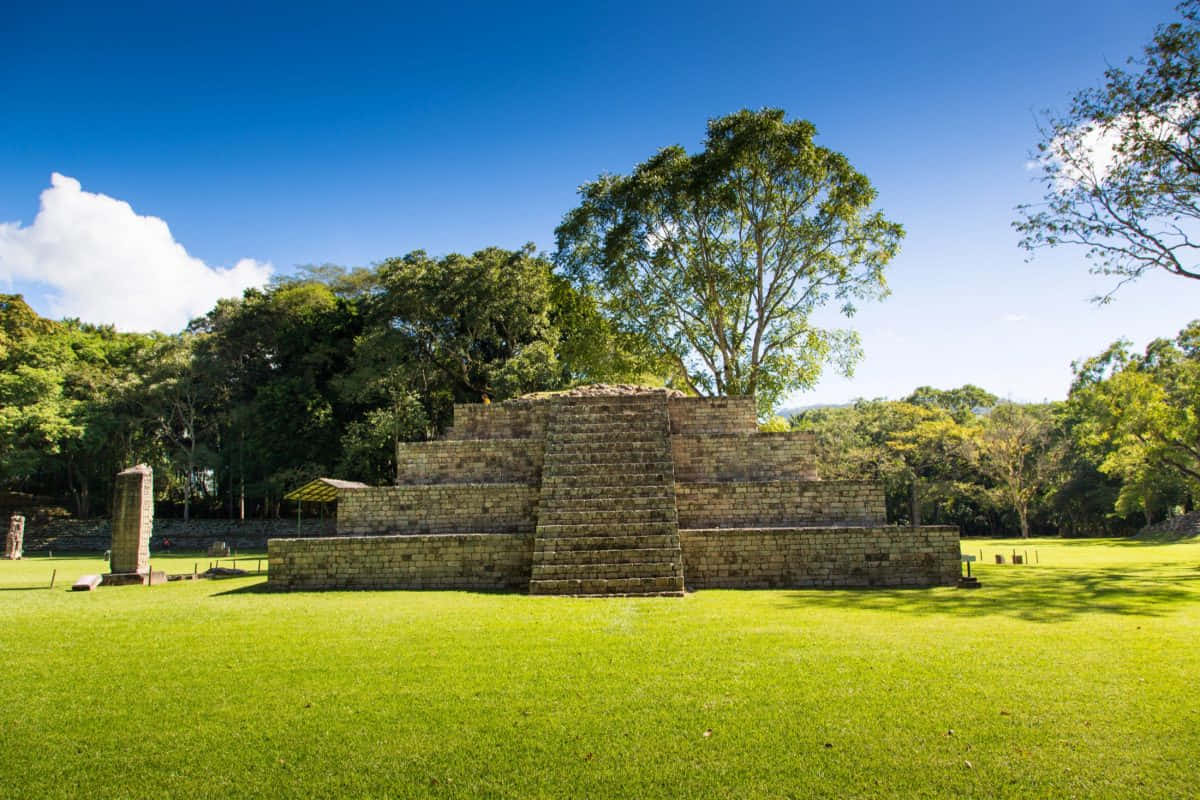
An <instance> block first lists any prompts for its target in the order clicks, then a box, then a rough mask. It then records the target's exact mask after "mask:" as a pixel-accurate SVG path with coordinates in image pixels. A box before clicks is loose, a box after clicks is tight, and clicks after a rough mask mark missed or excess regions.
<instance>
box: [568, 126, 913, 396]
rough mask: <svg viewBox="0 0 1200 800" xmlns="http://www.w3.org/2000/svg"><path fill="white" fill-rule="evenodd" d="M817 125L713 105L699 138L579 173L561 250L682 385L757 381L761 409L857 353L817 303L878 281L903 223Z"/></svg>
mask: <svg viewBox="0 0 1200 800" xmlns="http://www.w3.org/2000/svg"><path fill="white" fill-rule="evenodd" d="M814 135H815V129H814V128H813V126H812V124H811V123H808V122H804V121H791V122H789V121H787V120H786V119H785V115H784V112H783V111H781V110H778V109H764V110H762V111H748V110H743V111H740V112H737V113H735V114H731V115H729V116H727V117H722V118H720V119H716V120H712V121H710V122H709V126H708V137H707V139H706V142H705V148H704V150H703V151H701V152H700V153H697V154H695V155H688V154H687V153H686V152H685V151H684V150H683V148H681V147H678V146H675V147H669V148H665V149H663V150H660V151H659V152H658V154H656V155H655V156H653V157H652V158H650V159H648V160H647V161H645V162H643V163H642V164H639V165H637V166H636V167H635V168H634V170H633V172H632V173H631V174H630V175H628V176H617V175H602V176H600V177H599V178H598V179H597V180H596V181H594V182H592V183H589V184H586V185H585V186H583V187H582V188H581V189H580V197H581V203H580V205H579V207H577V208H576V209H574V210H573V211H571V212H569V213H568V214H567V215H566V216H565V217H564V219H563V222H562V224H561V225H560V226H559V228H558V229H557V232H556V233H557V237H558V252H557V254H556V261H557V263H558V265H559V266H560V267H561V268H562V269H563V270H564V272H565V274H566V275H567V276H569V277H570V278H571V279H572V280H573V281H574V282H575V284H576V286H578V287H580V288H581V289H586V290H592V291H595V292H596V293H597V296H598V297H599V299H600V302H601V305H602V307H603V309H604V310H605V311H606V312H607V313H608V314H609V315H611V317H612V318H613V320H614V321H615V322H616V324H617V325H618V327H619V328H620V329H621V330H623V331H629V332H633V333H636V334H638V335H639V336H642V337H644V338H645V339H646V340H647V341H648V342H650V343H651V345H652V346H653V347H654V348H655V349H657V350H658V351H660V352H663V353H667V354H669V355H670V357H671V359H672V361H673V363H674V365H675V367H676V370H677V372H678V377H679V378H680V379H682V382H683V383H684V384H686V386H687V387H688V388H690V389H692V390H693V391H695V392H697V393H701V394H757V395H758V398H759V402H760V406H761V410H762V411H763V413H764V414H765V413H766V412H767V411H768V410H769V409H770V408H772V407H773V406H774V405H775V404H776V402H777V400H778V399H779V398H780V397H781V396H782V395H784V394H785V393H787V392H790V391H793V390H796V389H801V388H805V387H808V386H811V385H812V384H814V383H815V382H816V380H817V379H818V377H819V376H820V373H821V371H822V369H823V368H824V366H825V365H827V364H830V363H832V364H835V365H837V366H839V367H840V368H842V369H843V370H848V369H850V368H851V367H852V365H853V363H854V361H855V360H857V357H858V355H859V352H858V347H857V339H856V337H854V336H853V335H852V334H849V333H848V332H844V331H836V330H825V329H821V328H818V327H816V326H813V325H812V324H811V323H810V317H811V315H812V313H813V312H814V311H815V310H816V309H818V308H820V307H822V306H824V305H827V304H828V303H831V302H836V303H838V304H839V306H841V307H842V309H843V312H844V313H846V314H847V316H848V315H850V314H851V313H853V308H854V303H855V301H858V300H863V299H876V298H880V297H883V296H884V295H886V293H887V285H886V282H885V280H884V277H883V269H884V267H885V266H886V264H887V263H888V261H890V259H891V258H892V257H893V256H894V255H895V254H896V252H897V251H898V248H899V241H900V239H901V238H902V236H903V233H904V232H903V229H902V228H901V227H900V226H899V225H897V224H896V223H893V222H890V221H888V220H887V219H885V218H884V216H883V215H882V214H881V213H879V212H871V211H870V210H869V209H870V206H871V204H872V203H873V202H874V200H875V191H874V189H873V188H872V187H871V185H870V182H869V181H868V180H867V179H866V177H865V176H863V175H862V174H860V173H858V172H857V171H855V170H854V169H853V168H852V167H851V166H850V164H849V162H848V161H847V160H846V158H845V157H844V156H842V155H841V154H839V153H835V152H833V151H831V150H827V149H825V148H823V147H819V146H817V145H816V144H815V143H814V142H813V136H814Z"/></svg>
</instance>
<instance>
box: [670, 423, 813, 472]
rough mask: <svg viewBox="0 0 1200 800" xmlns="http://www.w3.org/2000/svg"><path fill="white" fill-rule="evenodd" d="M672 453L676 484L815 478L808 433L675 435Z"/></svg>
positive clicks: (672, 441) (811, 442) (672, 438)
mask: <svg viewBox="0 0 1200 800" xmlns="http://www.w3.org/2000/svg"><path fill="white" fill-rule="evenodd" d="M671 455H672V458H673V460H674V462H675V480H676V481H678V482H679V483H713V482H717V481H774V480H779V479H780V478H787V479H791V480H809V481H815V480H817V459H816V453H815V452H814V448H813V438H812V435H811V434H808V433H757V432H755V433H691V434H676V435H672V436H671Z"/></svg>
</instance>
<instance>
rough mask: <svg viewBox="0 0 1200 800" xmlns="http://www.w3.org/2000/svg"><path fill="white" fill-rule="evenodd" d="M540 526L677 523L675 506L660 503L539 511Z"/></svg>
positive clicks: (570, 506) (571, 506) (572, 506)
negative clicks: (630, 506) (650, 506)
mask: <svg viewBox="0 0 1200 800" xmlns="http://www.w3.org/2000/svg"><path fill="white" fill-rule="evenodd" d="M537 519H538V525H579V524H582V523H589V522H590V523H595V522H601V523H610V522H639V523H640V522H675V521H676V517H675V506H674V505H667V504H666V503H660V504H658V505H656V506H654V507H652V508H628V507H622V508H614V507H611V506H610V507H609V508H607V509H598V508H578V507H577V506H575V505H573V504H572V505H568V506H564V507H562V509H561V510H558V509H541V510H539V511H538V518H537Z"/></svg>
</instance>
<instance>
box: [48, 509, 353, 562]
mask: <svg viewBox="0 0 1200 800" xmlns="http://www.w3.org/2000/svg"><path fill="white" fill-rule="evenodd" d="M335 531H336V527H335V523H334V520H333V519H325V520H320V519H305V520H302V521H301V525H300V530H299V532H298V533H297V530H296V520H295V519H267V520H261V519H255V520H242V521H238V520H230V519H193V520H190V521H189V522H184V521H183V520H181V519H163V518H162V517H158V518H156V519H155V520H154V530H153V532H152V534H151V537H150V552H151V553H158V552H161V551H162V549H163V540H164V539H170V540H171V549H172V550H174V551H180V550H183V551H192V550H194V551H205V550H207V549H208V547H209V545H211V544H212V543H213V542H225V543H227V544H228V545H229V546H230V547H232V548H233V549H235V550H239V551H241V550H265V549H267V540H268V539H273V538H276V537H281V536H282V537H289V538H295V537H297V536H300V537H309V536H331V535H333V534H334V533H335ZM111 545H112V525H111V524H110V523H109V521H108V520H106V519H102V520H76V519H60V520H54V521H53V522H50V523H48V524H46V525H38V526H30V527H28V528H27V529H26V533H25V551H26V552H45V551H47V550H51V551H53V552H55V553H58V552H63V553H72V552H74V553H103V552H104V551H105V550H108V549H109V547H111Z"/></svg>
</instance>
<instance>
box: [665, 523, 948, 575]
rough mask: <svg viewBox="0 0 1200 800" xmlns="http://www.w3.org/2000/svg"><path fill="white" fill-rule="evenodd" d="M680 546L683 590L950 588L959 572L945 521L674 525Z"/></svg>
mask: <svg viewBox="0 0 1200 800" xmlns="http://www.w3.org/2000/svg"><path fill="white" fill-rule="evenodd" d="M679 544H680V546H681V548H682V549H683V574H684V578H685V581H686V584H687V587H688V588H689V589H789V588H805V587H839V586H840V587H862V586H950V585H953V584H954V583H955V581H957V579H958V575H959V570H960V561H959V555H960V551H959V539H958V529H957V528H954V527H950V526H926V527H922V528H902V527H873V528H794V529H786V528H785V529H740V530H739V529H723V530H680V531H679Z"/></svg>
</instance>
